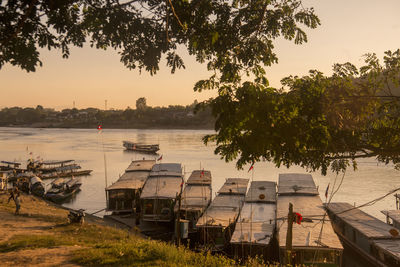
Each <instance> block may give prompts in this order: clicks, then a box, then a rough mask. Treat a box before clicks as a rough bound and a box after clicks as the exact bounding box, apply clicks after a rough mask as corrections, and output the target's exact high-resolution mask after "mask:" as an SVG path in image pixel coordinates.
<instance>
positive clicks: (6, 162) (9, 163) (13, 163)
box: [1, 160, 21, 166]
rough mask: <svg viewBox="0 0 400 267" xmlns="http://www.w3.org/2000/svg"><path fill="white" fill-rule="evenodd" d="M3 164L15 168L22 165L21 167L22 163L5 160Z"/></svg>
mask: <svg viewBox="0 0 400 267" xmlns="http://www.w3.org/2000/svg"><path fill="white" fill-rule="evenodd" d="M1 163H4V164H8V165H15V166H20V165H21V163H19V162H15V161H5V160H2V161H1Z"/></svg>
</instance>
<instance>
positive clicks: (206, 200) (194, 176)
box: [175, 170, 212, 234]
mask: <svg viewBox="0 0 400 267" xmlns="http://www.w3.org/2000/svg"><path fill="white" fill-rule="evenodd" d="M211 179H212V178H211V172H210V171H206V170H194V171H193V172H192V173H191V175H190V176H189V178H188V180H187V181H186V183H185V189H184V190H183V193H182V197H181V203H180V204H181V205H180V206H179V203H176V205H175V212H178V211H180V218H182V219H184V220H187V221H188V222H189V228H188V232H189V234H191V233H195V232H197V229H196V222H197V220H198V219H199V218H200V216H201V215H202V214H203V212H204V210H205V209H206V208H207V207H208V205H209V204H210V202H211V192H212V189H211Z"/></svg>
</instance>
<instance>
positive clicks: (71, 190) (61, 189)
mask: <svg viewBox="0 0 400 267" xmlns="http://www.w3.org/2000/svg"><path fill="white" fill-rule="evenodd" d="M81 185H82V182H81V179H80V178H71V179H70V180H66V179H64V178H57V179H55V180H54V181H53V182H52V183H51V188H50V189H49V190H48V191H47V192H46V194H45V195H44V197H45V198H46V199H48V200H50V201H53V202H57V203H60V202H63V201H65V200H66V199H68V198H70V197H71V196H73V195H74V194H75V193H76V192H78V191H79V190H80V187H81Z"/></svg>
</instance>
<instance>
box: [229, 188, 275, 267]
mask: <svg viewBox="0 0 400 267" xmlns="http://www.w3.org/2000/svg"><path fill="white" fill-rule="evenodd" d="M275 219H276V183H275V182H270V181H253V182H252V183H251V185H250V188H249V190H248V192H247V194H246V198H245V202H244V204H243V207H242V209H241V211H240V215H239V218H238V220H237V223H236V226H235V231H234V232H233V235H232V238H231V244H232V246H233V250H234V255H236V256H238V257H239V258H242V259H247V258H248V257H249V256H251V257H254V256H261V257H263V258H264V261H265V262H267V261H269V260H271V259H273V256H274V255H273V251H272V247H273V242H272V240H273V236H274V233H275ZM273 260H277V259H276V258H275V259H273Z"/></svg>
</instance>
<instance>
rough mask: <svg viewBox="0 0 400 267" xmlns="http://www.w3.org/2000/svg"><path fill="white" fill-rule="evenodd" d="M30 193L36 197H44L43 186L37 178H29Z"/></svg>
mask: <svg viewBox="0 0 400 267" xmlns="http://www.w3.org/2000/svg"><path fill="white" fill-rule="evenodd" d="M30 192H31V193H32V194H33V195H35V196H38V197H43V196H44V193H45V184H44V183H43V181H42V180H41V179H40V178H39V177H37V176H33V177H32V178H30Z"/></svg>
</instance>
